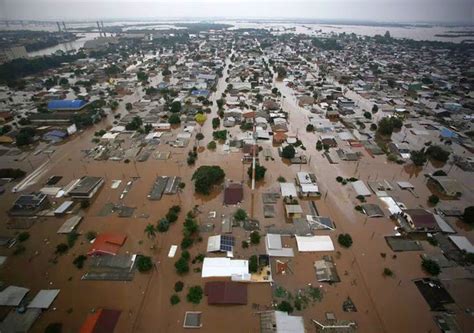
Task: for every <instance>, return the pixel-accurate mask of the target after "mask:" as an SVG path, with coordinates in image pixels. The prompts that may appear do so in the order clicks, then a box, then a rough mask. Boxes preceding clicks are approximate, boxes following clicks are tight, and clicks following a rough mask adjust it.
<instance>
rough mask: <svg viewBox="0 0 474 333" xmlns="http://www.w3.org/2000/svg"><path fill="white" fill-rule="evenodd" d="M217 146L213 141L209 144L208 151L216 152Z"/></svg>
mask: <svg viewBox="0 0 474 333" xmlns="http://www.w3.org/2000/svg"><path fill="white" fill-rule="evenodd" d="M216 147H217V145H216V142H215V141H211V142H209V143H208V144H207V149H209V150H214V149H216Z"/></svg>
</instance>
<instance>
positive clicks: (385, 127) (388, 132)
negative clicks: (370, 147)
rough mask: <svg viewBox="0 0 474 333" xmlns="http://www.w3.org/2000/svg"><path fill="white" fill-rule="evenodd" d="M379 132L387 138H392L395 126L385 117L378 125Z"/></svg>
mask: <svg viewBox="0 0 474 333" xmlns="http://www.w3.org/2000/svg"><path fill="white" fill-rule="evenodd" d="M377 128H378V129H377V131H378V132H379V133H380V134H382V135H385V136H392V133H393V125H392V122H391V121H390V118H388V117H385V118H382V119H381V120H380V121H379V123H378V125H377Z"/></svg>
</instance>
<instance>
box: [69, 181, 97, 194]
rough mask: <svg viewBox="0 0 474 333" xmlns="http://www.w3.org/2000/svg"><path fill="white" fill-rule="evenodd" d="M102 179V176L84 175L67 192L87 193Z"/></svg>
mask: <svg viewBox="0 0 474 333" xmlns="http://www.w3.org/2000/svg"><path fill="white" fill-rule="evenodd" d="M103 180H104V179H103V178H102V177H91V176H84V177H82V178H81V179H80V180H79V182H78V183H77V184H76V185H75V186H74V187H73V188H72V190H71V191H69V194H71V195H74V194H88V193H90V192H92V191H93V190H94V188H96V187H97V186H98V185H99V184H100V182H102V181H103Z"/></svg>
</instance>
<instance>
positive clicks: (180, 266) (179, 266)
mask: <svg viewBox="0 0 474 333" xmlns="http://www.w3.org/2000/svg"><path fill="white" fill-rule="evenodd" d="M174 267H175V268H176V272H177V273H178V274H179V275H183V274H185V273H187V272H189V264H188V261H187V260H186V259H184V258H183V257H181V258H179V259H178V261H176V262H175V263H174Z"/></svg>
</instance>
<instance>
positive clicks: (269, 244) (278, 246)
mask: <svg viewBox="0 0 474 333" xmlns="http://www.w3.org/2000/svg"><path fill="white" fill-rule="evenodd" d="M265 248H266V250H267V254H268V255H269V256H271V257H294V256H295V254H294V252H293V249H292V248H284V247H283V246H282V243H281V235H278V234H267V235H266V236H265Z"/></svg>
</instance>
